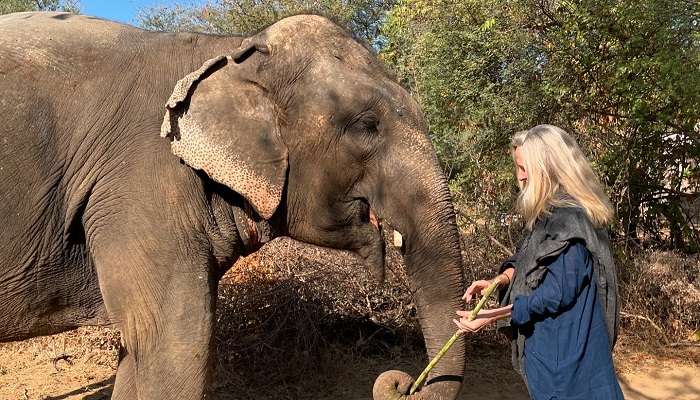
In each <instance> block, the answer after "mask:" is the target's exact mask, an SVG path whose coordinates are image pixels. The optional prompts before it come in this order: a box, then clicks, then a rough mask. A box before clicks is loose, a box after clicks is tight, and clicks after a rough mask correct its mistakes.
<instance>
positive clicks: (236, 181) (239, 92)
mask: <svg viewBox="0 0 700 400" xmlns="http://www.w3.org/2000/svg"><path fill="white" fill-rule="evenodd" d="M229 60H230V58H228V57H225V56H220V57H216V58H213V59H211V60H209V61H207V62H205V63H204V65H202V67H201V68H199V69H198V70H196V71H194V72H192V73H190V74H189V75H187V76H185V77H184V78H182V79H181V80H180V81H178V82H177V84H176V85H175V89H174V90H173V93H172V95H171V96H170V99H168V102H167V104H166V113H165V117H164V120H163V125H162V127H161V136H162V137H167V138H170V139H171V149H172V151H173V153H174V154H175V155H176V156H178V157H180V158H181V159H182V160H183V161H184V162H185V163H187V164H188V165H189V166H190V167H192V168H195V169H199V170H203V171H204V172H206V173H207V175H208V176H209V177H210V178H212V179H214V180H215V181H217V182H219V183H222V184H224V185H226V186H228V187H229V188H231V189H232V190H234V191H236V192H237V193H239V194H241V195H242V196H243V197H245V199H246V200H247V201H248V202H249V203H250V204H251V205H252V206H253V208H255V211H257V212H258V214H260V216H262V217H263V218H265V219H269V218H270V217H272V214H273V213H274V212H275V209H277V206H278V205H279V203H280V201H281V197H282V190H283V188H284V184H285V179H286V174H287V148H286V146H285V145H284V144H283V143H282V141H281V138H280V135H279V124H278V113H277V112H276V109H275V105H274V103H273V102H272V100H271V99H270V98H269V97H268V96H267V95H266V92H265V90H264V89H263V88H262V87H260V86H259V85H255V84H254V83H252V82H251V81H250V80H248V79H244V78H242V77H241V76H240V73H239V72H240V71H237V69H238V68H240V67H239V66H237V65H236V64H235V63H229Z"/></svg>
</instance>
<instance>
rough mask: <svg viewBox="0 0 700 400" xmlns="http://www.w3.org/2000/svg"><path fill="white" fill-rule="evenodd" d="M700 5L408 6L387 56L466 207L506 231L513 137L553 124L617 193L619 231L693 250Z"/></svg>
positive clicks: (599, 1)
mask: <svg viewBox="0 0 700 400" xmlns="http://www.w3.org/2000/svg"><path fill="white" fill-rule="evenodd" d="M698 7H699V6H698V3H697V2H695V1H678V0H650V1H647V2H643V3H639V2H632V1H628V0H613V1H609V0H606V1H603V0H579V1H553V0H550V1H546V0H545V1H542V0H516V1H509V0H484V1H478V0H464V1H453V0H404V1H401V2H399V3H398V4H397V5H396V6H395V7H394V8H393V9H392V10H391V12H390V13H389V16H388V18H387V21H386V23H385V24H384V26H383V27H382V34H383V35H384V37H385V40H386V46H385V47H384V48H383V49H382V52H381V53H380V56H381V57H382V58H383V59H384V60H385V61H386V62H387V63H388V64H390V65H391V66H392V67H393V68H394V70H395V71H396V72H397V75H398V77H399V78H400V80H401V81H402V82H403V83H404V84H405V85H406V86H407V87H409V88H410V90H411V91H412V92H413V93H414V95H415V97H416V98H418V100H419V102H420V103H421V105H422V107H423V109H424V110H425V112H426V115H427V117H428V120H429V123H430V127H431V136H432V139H433V142H434V143H435V145H436V147H437V150H438V153H439V155H440V159H441V160H442V162H443V165H444V167H445V170H446V172H447V173H448V174H449V177H450V185H451V188H452V189H453V192H455V193H456V196H455V198H456V200H458V202H459V203H461V204H462V207H463V208H466V209H468V211H469V212H470V213H473V214H474V215H475V217H478V218H483V217H486V218H487V219H488V220H489V221H491V222H492V223H494V224H498V221H499V219H500V218H501V216H502V214H503V213H504V212H506V211H507V210H508V207H509V204H510V202H511V200H512V197H511V196H510V195H509V190H508V188H511V189H514V186H513V183H512V182H513V179H512V172H511V168H512V167H511V162H510V159H509V158H510V155H509V154H508V141H509V137H510V136H511V135H512V134H513V133H514V132H516V131H517V130H521V129H526V128H529V127H531V126H534V125H536V124H539V123H552V124H556V125H559V126H561V127H563V128H564V129H566V130H568V131H569V132H571V133H573V134H574V135H576V136H577V139H578V140H579V143H580V144H581V145H582V147H583V148H584V150H585V151H586V153H587V154H588V155H589V158H590V159H591V161H592V162H593V164H594V167H595V168H596V169H597V171H598V173H599V174H600V176H601V178H602V180H603V181H604V182H605V183H606V184H607V185H608V187H609V188H610V195H611V198H612V200H613V202H614V204H615V206H616V208H617V212H618V216H619V218H620V219H619V222H620V224H619V228H620V229H619V231H620V233H622V234H624V236H625V237H626V238H630V239H635V240H636V239H638V238H639V237H643V238H644V239H652V240H657V241H661V242H665V243H667V244H670V245H671V246H674V247H679V248H686V249H690V250H693V248H695V249H697V245H698V237H697V234H698V231H697V227H693V225H692V224H693V221H692V219H691V218H689V216H688V209H687V208H686V207H683V204H685V203H686V202H687V200H688V199H689V198H697V196H698V192H700V178H699V175H698V173H697V172H698V160H700V140H698V139H699V135H698V125H697V124H698V122H699V121H700V118H698V111H697V110H699V109H700V104H699V103H700V70H699V65H700V51H699V49H700V39H699V38H700V33H699V32H700V27H699V26H698V25H699V22H700V18H699V9H698ZM513 192H514V190H511V191H510V193H513ZM696 223H697V221H696Z"/></svg>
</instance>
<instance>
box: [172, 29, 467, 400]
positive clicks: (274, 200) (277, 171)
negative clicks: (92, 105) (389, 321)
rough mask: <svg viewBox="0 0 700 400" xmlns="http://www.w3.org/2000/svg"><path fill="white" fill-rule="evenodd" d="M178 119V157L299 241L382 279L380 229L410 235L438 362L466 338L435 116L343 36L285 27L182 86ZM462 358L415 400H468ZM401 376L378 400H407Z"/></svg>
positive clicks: (455, 357) (407, 250)
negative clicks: (459, 324) (346, 254)
mask: <svg viewBox="0 0 700 400" xmlns="http://www.w3.org/2000/svg"><path fill="white" fill-rule="evenodd" d="M167 108H168V112H167V113H166V116H165V121H164V123H163V131H162V134H163V136H168V137H170V138H171V140H172V150H173V152H175V154H176V155H178V156H179V157H181V158H182V159H183V160H184V161H185V162H186V163H187V164H189V165H190V166H192V167H194V168H197V169H201V170H204V171H205V172H206V173H207V175H209V177H211V178H212V179H214V180H216V181H218V182H220V183H223V184H225V185H227V186H229V187H230V188H231V189H233V190H234V191H236V192H238V193H240V194H241V195H242V196H244V197H245V198H246V200H247V201H248V202H249V203H250V204H251V205H252V206H253V207H254V208H255V210H256V211H257V212H258V213H259V214H260V215H261V216H262V217H264V218H266V219H268V218H270V217H271V216H272V215H273V214H275V213H276V215H282V219H283V220H284V225H285V229H286V232H287V233H288V235H289V236H291V237H293V238H295V239H297V240H301V241H304V242H308V243H312V244H316V245H320V246H326V247H332V248H337V249H345V250H349V251H351V252H354V253H355V254H357V255H359V256H360V257H361V258H362V259H364V260H365V261H366V264H367V265H368V266H369V268H370V271H371V272H372V274H373V275H374V276H375V277H377V278H378V279H382V278H383V275H384V247H383V243H384V242H383V239H382V234H381V225H382V224H381V221H386V222H387V223H389V224H390V225H391V226H392V227H394V228H395V229H397V230H398V231H400V232H401V233H402V234H403V237H404V247H403V252H404V258H405V261H406V265H407V269H408V271H407V272H408V275H409V277H410V279H411V285H412V290H413V291H414V293H415V301H416V304H417V308H418V316H419V319H420V324H421V328H422V331H423V335H424V338H425V342H426V346H427V349H428V354H429V356H431V357H432V356H433V355H435V354H436V352H437V351H438V349H439V348H440V347H441V345H442V344H443V343H444V342H445V341H446V340H447V339H448V338H449V337H450V336H451V335H452V334H453V333H454V330H455V327H454V326H453V325H452V322H451V321H452V316H453V314H454V310H455V309H457V308H459V307H460V305H461V304H460V297H461V295H462V293H463V290H464V277H463V272H462V267H461V255H460V247H459V237H458V232H457V226H456V223H455V214H454V210H453V208H452V205H451V199H450V193H449V190H448V188H447V183H446V180H445V178H444V176H443V174H442V171H441V169H440V167H439V164H438V161H437V158H436V156H435V152H434V150H433V148H432V145H431V143H430V141H429V139H428V136H427V126H426V122H425V119H424V117H423V115H422V113H421V111H420V109H419V107H418V105H417V103H416V102H415V101H414V100H413V99H412V98H411V96H410V94H409V93H408V92H407V91H406V90H405V89H403V88H402V87H401V86H400V85H398V84H397V83H396V82H395V81H394V80H393V79H392V78H391V77H390V76H389V75H388V73H387V72H385V71H384V69H383V68H382V66H381V65H380V64H379V62H378V61H377V60H376V58H375V57H374V56H373V55H372V53H371V52H370V51H369V50H368V49H367V48H365V47H363V46H362V45H361V44H359V43H358V42H356V41H355V40H353V39H352V37H351V36H350V35H349V34H348V33H346V32H345V31H344V30H343V29H341V28H340V27H338V26H337V25H335V24H334V23H332V22H331V21H329V20H328V19H326V18H323V17H320V16H315V15H297V16H293V17H289V18H286V19H283V20H281V21H279V22H277V23H275V24H273V25H271V26H269V27H268V28H266V29H265V30H263V31H262V32H260V33H258V34H257V35H255V36H252V37H249V38H246V39H244V40H243V42H242V43H241V45H240V48H238V49H236V50H235V51H233V52H232V53H231V54H222V55H221V56H220V57H217V58H215V59H212V60H210V61H208V62H207V63H205V64H204V65H203V66H202V68H200V69H199V70H198V71H195V72H193V73H192V74H190V75H188V76H187V77H185V78H184V79H182V80H181V81H180V82H179V83H178V85H177V87H176V88H175V92H174V93H173V95H172V96H171V98H170V100H169V102H168V105H167ZM375 219H376V220H378V221H380V222H379V223H376V222H374V221H375ZM464 351H465V350H464V342H463V341H459V342H458V343H456V344H455V345H454V346H453V348H452V349H451V350H450V352H449V353H448V354H447V355H446V356H445V357H444V358H443V361H442V362H441V364H440V365H439V366H438V367H437V368H436V369H435V370H434V372H433V374H432V375H431V377H430V378H429V381H428V384H427V385H426V386H425V387H424V388H423V389H422V390H421V391H420V392H418V393H417V394H416V396H417V398H430V399H454V398H456V396H457V394H458V392H459V389H460V387H461V381H462V378H463V374H464ZM403 378H404V377H402V376H400V374H393V375H392V374H390V375H389V377H388V378H387V376H386V375H383V378H382V379H383V380H382V382H383V383H382V384H381V385H380V386H381V387H382V388H384V389H381V390H379V391H377V390H376V387H375V398H396V396H401V395H402V394H401V393H399V392H398V389H397V387H400V388H402V387H403V386H405V385H400V383H401V382H400V381H401V380H402V379H403ZM387 382H388V383H387ZM377 392H379V393H377Z"/></svg>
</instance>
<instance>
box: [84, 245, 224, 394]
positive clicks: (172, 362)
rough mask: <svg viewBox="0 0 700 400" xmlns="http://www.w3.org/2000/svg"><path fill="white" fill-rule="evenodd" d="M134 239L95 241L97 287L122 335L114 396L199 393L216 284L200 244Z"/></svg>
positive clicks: (203, 390) (205, 376) (209, 350)
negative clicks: (152, 245)
mask: <svg viewBox="0 0 700 400" xmlns="http://www.w3.org/2000/svg"><path fill="white" fill-rule="evenodd" d="M148 247H149V246H147V245H146V243H144V242H143V241H140V240H138V239H127V240H119V241H116V242H114V241H112V242H110V243H104V244H102V245H95V246H93V248H94V249H95V252H94V257H95V266H96V268H97V272H98V277H99V282H100V289H101V290H102V295H103V299H104V302H105V305H106V308H107V311H108V313H109V315H110V318H111V319H112V321H113V322H114V324H115V325H116V327H117V328H118V329H119V330H120V332H121V334H122V347H123V348H122V352H123V353H122V358H121V360H120V363H119V367H118V370H117V378H116V381H115V384H114V392H113V397H112V398H113V399H116V400H122V399H129V400H132V399H139V400H146V399H163V400H169V399H173V400H174V399H178V400H188V399H192V400H195V399H203V398H204V397H205V395H206V388H207V386H208V385H207V383H208V380H209V374H210V368H209V367H210V365H211V364H212V363H211V360H212V357H213V351H212V343H213V337H212V335H213V326H214V314H215V294H216V282H215V280H214V279H213V278H212V273H211V272H210V271H211V268H210V266H209V257H208V255H207V254H206V252H205V251H204V250H200V251H196V250H193V249H191V248H189V249H183V248H182V246H177V247H175V248H170V249H168V248H164V247H158V251H157V252H156V251H155V250H153V251H144V250H146V249H147V248H148Z"/></svg>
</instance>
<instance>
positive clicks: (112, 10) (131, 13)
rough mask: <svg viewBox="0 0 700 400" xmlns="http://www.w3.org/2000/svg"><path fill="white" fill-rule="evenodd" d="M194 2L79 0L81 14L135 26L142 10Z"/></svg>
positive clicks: (166, 0)
mask: <svg viewBox="0 0 700 400" xmlns="http://www.w3.org/2000/svg"><path fill="white" fill-rule="evenodd" d="M192 2H193V1H191V0H190V1H182V0H180V1H172V0H171V1H168V0H79V2H78V5H79V7H80V13H81V14H85V15H94V16H96V17H101V18H106V19H109V20H112V21H118V22H124V23H128V24H135V23H136V20H135V16H136V12H137V11H138V10H139V9H140V8H148V7H153V6H172V5H174V4H185V5H186V4H191V3H192Z"/></svg>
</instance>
